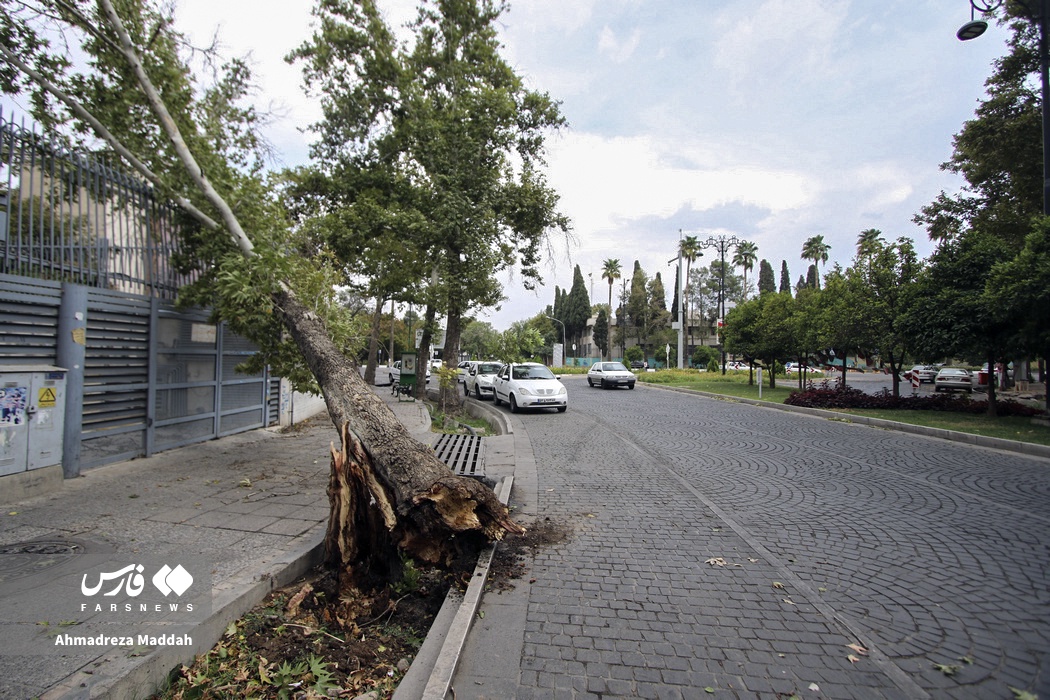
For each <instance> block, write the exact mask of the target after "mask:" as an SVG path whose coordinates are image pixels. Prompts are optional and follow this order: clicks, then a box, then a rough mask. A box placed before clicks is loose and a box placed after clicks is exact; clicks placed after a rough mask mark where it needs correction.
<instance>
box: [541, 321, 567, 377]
mask: <svg viewBox="0 0 1050 700" xmlns="http://www.w3.org/2000/svg"><path fill="white" fill-rule="evenodd" d="M543 315H544V316H547V314H543ZM547 318H549V319H550V320H552V321H554V322H555V323H560V324H561V363H562V365H563V366H564V365H565V323H564V322H563V321H559V320H558V319H556V318H554V317H553V316H547Z"/></svg>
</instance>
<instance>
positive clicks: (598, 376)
mask: <svg viewBox="0 0 1050 700" xmlns="http://www.w3.org/2000/svg"><path fill="white" fill-rule="evenodd" d="M636 381H638V377H636V376H635V374H634V372H632V371H631V370H629V369H627V368H626V367H624V366H623V363H622V362H595V363H594V364H593V365H591V368H590V369H589V370H587V384H588V385H589V386H592V387H593V386H595V385H598V386H600V387H601V388H603V389H610V388H612V389H615V388H616V387H618V386H625V387H627V388H628V389H633V388H634V383H635V382H636Z"/></svg>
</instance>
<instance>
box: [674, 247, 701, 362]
mask: <svg viewBox="0 0 1050 700" xmlns="http://www.w3.org/2000/svg"><path fill="white" fill-rule="evenodd" d="M678 254H679V255H681V256H682V257H683V258H685V293H683V294H682V299H681V303H682V318H684V319H685V328H686V332H687V333H688V335H689V338H688V341H687V343H686V344H687V345H692V344H693V334H692V333H690V332H689V328H691V326H690V325H689V303H688V299H689V271H690V269H691V268H692V266H693V263H694V262H695V261H696V259H697V258H698V257H700V256H701V255H702V253H701V252H700V241H699V240H697V237H696V236H686V237H685V238H683V239H681V240H680V241H678ZM688 351H689V348H688V347H687V348H686V352H687V353H688Z"/></svg>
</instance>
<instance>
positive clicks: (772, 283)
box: [758, 259, 777, 294]
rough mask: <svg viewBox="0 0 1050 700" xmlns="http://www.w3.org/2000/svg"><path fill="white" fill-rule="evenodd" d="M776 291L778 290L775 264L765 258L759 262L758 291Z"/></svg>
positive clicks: (763, 292)
mask: <svg viewBox="0 0 1050 700" xmlns="http://www.w3.org/2000/svg"><path fill="white" fill-rule="evenodd" d="M775 291H777V282H776V278H775V277H774V276H773V266H772V265H770V264H769V261H768V260H765V259H763V260H762V261H761V262H759V264H758V293H759V294H770V293H772V292H775Z"/></svg>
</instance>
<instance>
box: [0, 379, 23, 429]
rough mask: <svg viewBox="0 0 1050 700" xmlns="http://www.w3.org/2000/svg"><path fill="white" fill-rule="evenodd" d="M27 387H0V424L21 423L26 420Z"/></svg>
mask: <svg viewBox="0 0 1050 700" xmlns="http://www.w3.org/2000/svg"><path fill="white" fill-rule="evenodd" d="M28 394H29V387H25V386H5V387H0V425H22V424H24V423H25V422H26V404H27V402H26V396H27V395H28Z"/></svg>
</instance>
